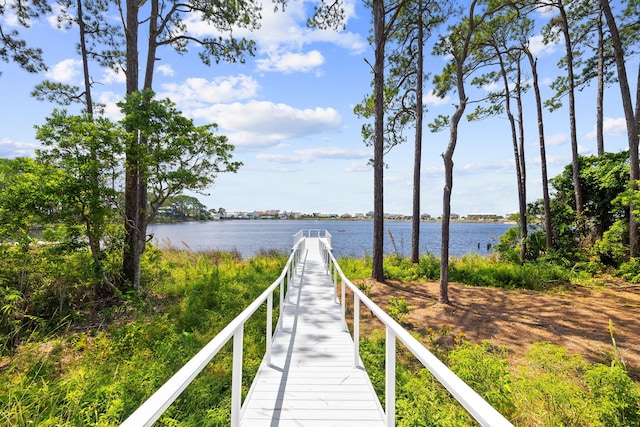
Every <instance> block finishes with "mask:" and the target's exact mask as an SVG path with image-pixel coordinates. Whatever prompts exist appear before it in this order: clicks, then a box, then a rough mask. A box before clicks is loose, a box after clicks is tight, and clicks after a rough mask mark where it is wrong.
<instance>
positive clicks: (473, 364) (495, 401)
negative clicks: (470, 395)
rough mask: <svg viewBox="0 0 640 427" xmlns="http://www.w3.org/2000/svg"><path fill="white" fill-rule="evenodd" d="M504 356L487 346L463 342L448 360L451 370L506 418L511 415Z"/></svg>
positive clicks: (509, 388)
mask: <svg viewBox="0 0 640 427" xmlns="http://www.w3.org/2000/svg"><path fill="white" fill-rule="evenodd" d="M507 354H508V353H507V349H506V348H504V347H500V348H496V347H494V346H492V345H491V344H489V343H488V342H483V343H481V344H470V343H467V342H465V343H463V344H462V345H460V346H459V347H457V348H456V349H455V350H453V351H451V352H450V353H449V357H448V360H449V366H450V368H451V370H452V371H453V372H455V373H456V375H458V376H459V377H460V378H461V379H462V380H463V381H464V382H466V383H467V384H468V385H469V386H470V387H471V388H472V389H474V390H475V391H476V392H477V393H479V394H480V395H481V396H483V397H484V398H485V400H487V402H489V404H490V405H491V406H493V407H494V408H496V409H497V410H498V412H500V413H501V414H503V415H505V416H509V414H510V413H512V412H513V403H512V402H511V378H510V375H509V371H508V363H507Z"/></svg>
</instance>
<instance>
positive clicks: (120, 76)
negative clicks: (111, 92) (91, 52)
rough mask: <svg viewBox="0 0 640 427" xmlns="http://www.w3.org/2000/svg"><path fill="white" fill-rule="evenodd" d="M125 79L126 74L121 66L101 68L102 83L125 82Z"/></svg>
mask: <svg viewBox="0 0 640 427" xmlns="http://www.w3.org/2000/svg"><path fill="white" fill-rule="evenodd" d="M126 81H127V76H126V74H125V73H124V71H122V69H121V68H118V69H115V70H114V69H113V68H103V70H102V80H101V82H102V83H103V84H113V83H117V84H125V83H126Z"/></svg>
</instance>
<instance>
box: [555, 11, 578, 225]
mask: <svg viewBox="0 0 640 427" xmlns="http://www.w3.org/2000/svg"><path fill="white" fill-rule="evenodd" d="M557 4H558V9H559V10H560V16H561V17H562V32H563V33H564V45H565V48H566V54H567V56H566V59H567V79H568V84H569V87H568V92H569V131H570V138H571V165H572V169H573V192H574V195H575V203H576V216H577V217H578V220H581V216H582V207H583V200H582V188H581V187H580V163H579V161H578V155H579V154H578V135H577V130H576V101H575V77H574V74H573V50H572V46H571V34H570V33H569V21H568V19H567V13H566V10H565V8H564V6H563V3H562V0H560V1H558V3H557Z"/></svg>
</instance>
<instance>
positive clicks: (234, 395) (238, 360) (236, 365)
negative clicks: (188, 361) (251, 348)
mask: <svg viewBox="0 0 640 427" xmlns="http://www.w3.org/2000/svg"><path fill="white" fill-rule="evenodd" d="M243 335H244V324H241V325H240V326H238V329H236V332H235V333H234V334H233V368H232V369H233V371H232V373H231V427H238V426H239V425H240V408H241V406H242V353H243V351H242V347H243V344H242V341H243Z"/></svg>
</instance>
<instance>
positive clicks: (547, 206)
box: [525, 49, 553, 251]
mask: <svg viewBox="0 0 640 427" xmlns="http://www.w3.org/2000/svg"><path fill="white" fill-rule="evenodd" d="M525 53H526V54H527V57H528V58H529V63H530V64H531V73H532V75H533V91H534V93H535V97H536V113H537V116H538V142H539V145H540V169H541V174H542V201H543V204H544V228H545V244H546V248H547V251H550V250H551V249H553V229H552V226H551V201H550V199H549V178H548V174H547V149H546V147H545V140H544V120H543V116H542V96H541V95H540V84H539V81H538V64H537V61H536V60H535V59H534V58H533V55H532V54H531V52H530V51H529V49H525Z"/></svg>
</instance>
